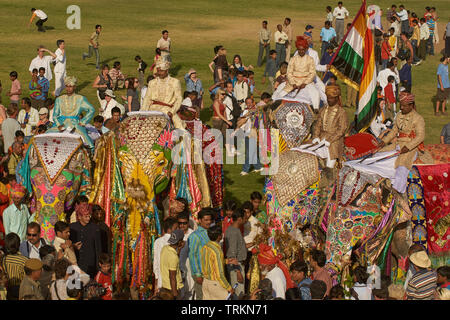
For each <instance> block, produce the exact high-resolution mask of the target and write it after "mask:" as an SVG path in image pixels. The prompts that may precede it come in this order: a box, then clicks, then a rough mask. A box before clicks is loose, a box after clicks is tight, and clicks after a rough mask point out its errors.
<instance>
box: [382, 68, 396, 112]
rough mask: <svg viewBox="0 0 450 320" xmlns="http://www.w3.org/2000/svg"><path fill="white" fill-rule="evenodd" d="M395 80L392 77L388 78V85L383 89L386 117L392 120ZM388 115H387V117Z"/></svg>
mask: <svg viewBox="0 0 450 320" xmlns="http://www.w3.org/2000/svg"><path fill="white" fill-rule="evenodd" d="M394 86H395V78H394V76H389V77H388V84H387V85H386V87H384V99H385V100H386V109H387V110H386V116H387V117H388V118H391V119H394V117H393V115H394V114H393V112H394V113H395V111H396V110H395V109H396V108H395V102H396V101H395V93H394ZM388 114H389V115H388Z"/></svg>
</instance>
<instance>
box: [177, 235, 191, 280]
mask: <svg viewBox="0 0 450 320" xmlns="http://www.w3.org/2000/svg"><path fill="white" fill-rule="evenodd" d="M192 232H194V230H192V229H191V228H189V229H188V231H187V232H186V233H185V234H184V238H183V240H184V247H183V248H182V249H181V251H180V269H181V271H182V272H183V273H184V275H186V273H187V272H186V271H187V266H188V264H189V246H188V244H187V241H188V238H189V236H190V235H191V233H192Z"/></svg>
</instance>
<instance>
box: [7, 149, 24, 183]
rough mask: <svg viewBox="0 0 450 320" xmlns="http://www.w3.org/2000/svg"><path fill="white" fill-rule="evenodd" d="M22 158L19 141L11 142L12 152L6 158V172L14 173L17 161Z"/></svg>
mask: <svg viewBox="0 0 450 320" xmlns="http://www.w3.org/2000/svg"><path fill="white" fill-rule="evenodd" d="M22 159H23V148H22V144H21V143H20V142H17V141H16V142H14V143H13V144H12V152H11V155H10V156H9V160H8V174H10V175H15V174H16V169H17V166H18V164H19V162H20V161H21V160H22Z"/></svg>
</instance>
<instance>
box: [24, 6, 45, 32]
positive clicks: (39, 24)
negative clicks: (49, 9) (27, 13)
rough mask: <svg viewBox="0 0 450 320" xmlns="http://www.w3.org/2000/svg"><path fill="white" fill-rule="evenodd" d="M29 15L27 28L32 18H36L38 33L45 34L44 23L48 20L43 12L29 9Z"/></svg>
mask: <svg viewBox="0 0 450 320" xmlns="http://www.w3.org/2000/svg"><path fill="white" fill-rule="evenodd" d="M31 13H32V14H31V18H30V22H29V23H28V28H29V27H30V26H31V23H32V22H33V20H34V18H35V17H37V18H38V19H37V21H36V26H37V27H38V31H39V32H45V28H44V22H46V21H47V19H48V16H47V14H46V13H45V12H44V11H42V10H40V9H36V8H31Z"/></svg>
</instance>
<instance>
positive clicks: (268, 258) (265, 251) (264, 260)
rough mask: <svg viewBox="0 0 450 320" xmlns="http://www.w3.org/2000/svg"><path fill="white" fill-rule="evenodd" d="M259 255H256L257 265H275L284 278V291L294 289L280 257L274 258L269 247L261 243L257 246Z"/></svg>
mask: <svg viewBox="0 0 450 320" xmlns="http://www.w3.org/2000/svg"><path fill="white" fill-rule="evenodd" d="M258 249H259V253H258V262H259V264H267V265H270V264H276V265H277V266H278V268H280V269H281V271H283V274H284V277H285V278H286V289H290V288H294V282H293V281H292V279H291V275H290V274H289V270H288V268H287V266H286V265H285V264H284V263H283V262H282V261H281V256H280V255H278V256H276V255H275V254H274V253H273V249H272V247H271V246H268V245H267V244H264V243H261V244H260V245H259V248H258Z"/></svg>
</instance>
